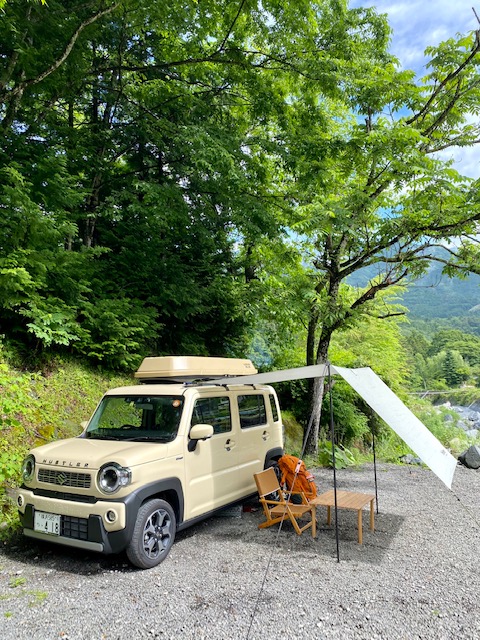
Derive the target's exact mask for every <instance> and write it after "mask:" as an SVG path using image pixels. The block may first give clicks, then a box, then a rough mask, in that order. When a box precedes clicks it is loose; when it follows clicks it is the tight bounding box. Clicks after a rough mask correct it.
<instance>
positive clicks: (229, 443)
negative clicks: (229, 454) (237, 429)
mask: <svg viewBox="0 0 480 640" xmlns="http://www.w3.org/2000/svg"><path fill="white" fill-rule="evenodd" d="M234 446H235V440H231V439H230V438H229V439H228V440H227V441H226V442H225V449H226V450H227V451H230V450H231V449H233V447H234Z"/></svg>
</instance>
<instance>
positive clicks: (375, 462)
mask: <svg viewBox="0 0 480 640" xmlns="http://www.w3.org/2000/svg"><path fill="white" fill-rule="evenodd" d="M372 446H373V475H374V478H375V502H376V504H377V514H378V513H379V511H378V487H377V456H376V451H375V425H374V424H372Z"/></svg>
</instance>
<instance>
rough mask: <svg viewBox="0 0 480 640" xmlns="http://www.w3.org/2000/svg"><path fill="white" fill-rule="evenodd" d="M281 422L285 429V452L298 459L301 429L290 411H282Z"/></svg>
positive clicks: (301, 439) (301, 440) (301, 436)
mask: <svg viewBox="0 0 480 640" xmlns="http://www.w3.org/2000/svg"><path fill="white" fill-rule="evenodd" d="M282 420H283V426H284V429H285V447H284V448H285V451H286V452H287V453H289V454H291V455H294V456H297V457H300V456H301V453H302V444H303V427H302V425H301V424H300V423H299V422H298V421H297V419H296V417H295V415H294V414H293V413H292V412H291V411H283V410H282Z"/></svg>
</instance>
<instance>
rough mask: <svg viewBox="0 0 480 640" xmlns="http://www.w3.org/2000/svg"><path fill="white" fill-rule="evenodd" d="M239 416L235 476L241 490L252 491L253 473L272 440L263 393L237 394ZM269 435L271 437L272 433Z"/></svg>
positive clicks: (253, 486)
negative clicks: (237, 454)
mask: <svg viewBox="0 0 480 640" xmlns="http://www.w3.org/2000/svg"><path fill="white" fill-rule="evenodd" d="M237 410H238V419H239V426H240V430H239V436H238V445H239V446H238V450H239V461H238V465H239V469H238V475H239V480H240V482H241V483H242V485H243V487H244V491H245V493H254V492H255V491H256V488H255V481H254V479H253V474H254V473H257V472H258V471H261V470H262V469H263V466H264V464H265V456H266V454H267V451H268V450H269V449H270V447H271V446H272V443H274V444H276V439H275V437H274V436H275V432H276V430H278V427H275V426H274V425H273V424H272V423H271V422H270V421H269V420H268V416H267V407H266V398H265V395H264V394H263V393H258V392H257V393H255V392H245V393H240V394H238V396H237ZM272 436H273V437H272Z"/></svg>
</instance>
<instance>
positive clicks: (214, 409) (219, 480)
mask: <svg viewBox="0 0 480 640" xmlns="http://www.w3.org/2000/svg"><path fill="white" fill-rule="evenodd" d="M190 422H191V424H190V427H191V426H193V425H195V424H210V425H212V427H213V430H214V433H213V436H212V437H211V438H208V439H207V440H200V441H197V442H196V446H195V448H194V449H193V450H192V451H188V450H187V452H186V454H185V469H186V474H185V475H186V484H187V491H186V495H185V512H186V518H187V519H190V518H196V517H198V516H201V515H203V514H205V513H208V512H209V511H212V510H213V509H218V508H219V507H221V506H223V505H225V504H228V503H230V502H233V501H234V500H236V499H238V498H239V497H241V490H240V489H239V485H238V478H237V470H238V446H237V445H238V443H237V441H236V438H235V435H234V430H233V427H232V411H231V403H230V397H229V396H228V395H218V394H216V395H211V396H204V397H198V398H197V399H196V400H195V401H194V404H193V408H192V415H191V421H190ZM191 442H192V444H194V443H195V441H191ZM190 448H193V447H190Z"/></svg>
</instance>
